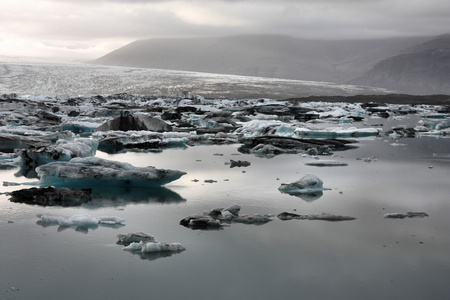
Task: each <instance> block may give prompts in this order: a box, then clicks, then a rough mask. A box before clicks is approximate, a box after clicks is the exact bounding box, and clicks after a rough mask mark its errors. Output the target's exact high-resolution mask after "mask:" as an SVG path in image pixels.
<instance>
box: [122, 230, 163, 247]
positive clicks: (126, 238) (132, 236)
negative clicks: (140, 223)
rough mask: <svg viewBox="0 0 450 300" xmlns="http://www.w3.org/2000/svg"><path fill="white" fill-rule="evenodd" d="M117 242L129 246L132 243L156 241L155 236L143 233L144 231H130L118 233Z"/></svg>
mask: <svg viewBox="0 0 450 300" xmlns="http://www.w3.org/2000/svg"><path fill="white" fill-rule="evenodd" d="M117 239H118V241H117V244H119V245H125V246H128V245H129V244H131V243H139V242H144V243H148V242H152V243H154V242H156V240H155V238H154V237H152V236H150V235H148V234H146V233H143V232H135V233H129V234H118V235H117Z"/></svg>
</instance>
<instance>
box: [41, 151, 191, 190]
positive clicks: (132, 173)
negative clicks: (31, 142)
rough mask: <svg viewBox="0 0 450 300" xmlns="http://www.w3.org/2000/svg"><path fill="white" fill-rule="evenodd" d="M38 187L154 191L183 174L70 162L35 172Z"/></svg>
mask: <svg viewBox="0 0 450 300" xmlns="http://www.w3.org/2000/svg"><path fill="white" fill-rule="evenodd" d="M36 172H37V174H38V176H39V178H40V185H41V186H55V187H78V188H82V187H83V188H92V187H96V186H111V185H112V186H116V187H117V186H127V187H155V186H161V185H164V184H166V183H169V182H171V181H174V180H177V179H179V178H180V177H181V176H183V175H185V174H186V173H185V172H181V171H178V170H168V169H156V168H155V167H134V166H133V165H131V164H128V163H125V162H118V161H111V160H106V159H102V158H98V157H85V158H73V159H71V160H70V161H68V162H52V163H48V164H45V165H42V166H40V167H38V168H36Z"/></svg>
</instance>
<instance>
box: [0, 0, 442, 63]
mask: <svg viewBox="0 0 450 300" xmlns="http://www.w3.org/2000/svg"><path fill="white" fill-rule="evenodd" d="M449 20H450V2H449V1H446V0H417V1H407V0H399V1H388V0H379V1H372V0H370V1H369V0H362V1H355V0H339V1H330V0H320V1H313V0H301V1H294V0H282V1H276V2H275V1H268V0H211V1H204V0H194V1H172V0H169V1H162V0H128V1H127V0H95V1H86V0H58V1H56V0H23V1H16V0H0V26H1V28H2V29H3V30H2V32H1V33H0V49H2V50H1V51H0V56H2V57H5V56H13V57H20V56H26V57H31V58H33V57H34V58H39V57H41V58H48V57H50V58H54V59H63V58H65V59H75V60H91V59H96V58H99V57H101V56H103V55H105V54H107V53H109V52H111V51H113V50H115V49H118V48H120V47H122V46H125V45H127V44H128V43H131V42H133V41H135V40H139V39H149V38H181V37H223V36H232V35H242V34H282V35H289V36H294V37H299V38H306V39H339V40H348V39H382V38H391V37H396V38H397V37H412V36H437V35H440V34H445V33H448V31H449V29H448V28H450V26H449V25H450V21H449Z"/></svg>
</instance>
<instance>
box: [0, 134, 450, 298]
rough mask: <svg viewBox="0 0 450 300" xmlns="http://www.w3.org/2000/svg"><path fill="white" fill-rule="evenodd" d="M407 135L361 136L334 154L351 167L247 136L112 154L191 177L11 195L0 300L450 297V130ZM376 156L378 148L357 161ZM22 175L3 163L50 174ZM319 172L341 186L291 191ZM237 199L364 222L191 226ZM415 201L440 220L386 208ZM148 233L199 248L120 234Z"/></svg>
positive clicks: (3, 218) (254, 207)
mask: <svg viewBox="0 0 450 300" xmlns="http://www.w3.org/2000/svg"><path fill="white" fill-rule="evenodd" d="M393 142H394V141H393V140H390V139H388V138H387V137H381V138H374V139H361V140H360V142H359V144H358V148H355V149H351V150H347V151H342V152H335V153H334V156H333V157H332V158H329V157H328V158H327V157H325V158H323V159H334V160H338V161H342V162H347V163H348V166H346V167H314V166H305V165H304V163H305V162H307V161H310V160H311V158H305V157H302V156H300V155H282V156H277V157H274V158H271V159H267V158H258V157H256V156H253V155H246V154H241V153H239V151H238V148H239V145H231V146H198V147H192V148H187V149H185V150H181V149H174V150H165V151H164V152H162V153H126V154H115V155H110V154H106V153H102V152H98V154H97V156H99V157H103V158H107V159H113V160H119V161H126V162H129V163H132V164H133V165H136V166H147V165H154V166H156V167H159V168H172V169H179V170H182V171H185V172H187V173H188V174H187V175H185V176H184V177H182V178H181V179H180V180H177V181H175V182H173V183H171V184H169V185H167V186H166V189H161V190H159V191H157V192H155V193H153V194H152V193H149V192H146V191H144V192H140V193H139V192H136V193H134V194H129V193H128V194H125V195H120V192H121V193H122V194H123V193H124V191H115V190H112V191H111V192H109V193H105V194H104V196H103V197H99V198H97V199H95V200H94V201H93V203H90V204H89V205H86V206H83V207H78V208H51V207H47V208H44V207H38V206H29V205H25V204H15V203H11V202H9V201H8V196H6V195H0V237H1V243H0V270H1V271H0V288H1V292H0V299H8V298H9V299H59V298H63V299H128V298H133V299H211V298H213V299H283V298H288V297H289V298H290V297H294V298H297V299H300V298H302V299H444V298H446V297H448V295H450V255H449V250H450V236H449V234H448V232H449V229H450V218H449V212H450V198H449V197H450V196H449V195H450V186H449V178H450V152H449V150H448V149H450V139H448V138H447V139H446V138H432V137H422V138H415V139H402V140H400V141H398V142H399V143H401V144H404V145H403V146H392V145H391V143H393ZM367 157H375V159H373V160H372V161H371V162H365V161H364V160H357V158H367ZM230 159H235V160H236V159H240V160H247V161H250V162H251V165H250V166H249V167H246V168H230V167H229V165H226V164H225V163H226V162H229V160H230ZM16 172H17V170H1V171H0V178H1V179H2V181H14V182H26V181H35V180H36V179H24V178H21V177H15V176H14V173H16ZM306 173H312V174H315V175H317V176H318V177H320V178H321V179H322V180H323V181H324V186H325V187H327V188H330V190H327V191H324V193H323V196H322V197H320V198H319V199H316V200H314V201H305V200H304V199H302V198H299V197H294V196H289V195H286V194H282V193H280V192H279V191H278V187H279V186H280V184H281V183H289V182H292V181H294V180H297V179H299V178H300V177H302V176H303V175H304V174H306ZM194 179H198V180H199V181H198V182H194V181H192V180H194ZM207 179H213V180H215V181H217V182H214V183H205V182H204V180H207ZM27 187H28V186H8V187H2V188H1V191H3V192H5V191H12V190H15V189H20V188H27ZM233 204H239V205H240V206H241V207H242V209H241V214H247V213H248V214H252V213H271V214H275V215H276V214H278V213H281V212H284V211H288V212H294V210H296V211H295V212H296V213H301V214H307V213H322V212H327V213H335V214H341V215H348V216H353V217H356V218H357V219H356V220H354V221H347V222H326V221H307V220H291V221H281V220H279V219H278V218H275V219H274V220H273V221H272V222H269V223H267V224H264V225H260V226H256V225H245V224H235V223H233V224H231V226H229V227H225V228H224V229H223V230H212V231H200V230H191V229H188V228H185V227H183V226H180V225H179V224H178V223H179V221H180V220H181V219H182V218H184V217H186V216H188V215H191V214H195V213H200V212H203V211H205V210H209V209H213V208H217V207H227V206H230V205H233ZM407 211H424V212H426V213H428V214H429V217H427V218H415V219H414V218H412V219H403V220H396V219H384V218H383V215H384V214H385V213H388V212H407ZM38 213H54V214H62V215H72V214H76V213H87V214H90V215H92V216H103V215H112V216H120V217H122V218H124V219H126V226H123V227H119V228H117V227H105V226H99V227H98V228H96V229H93V230H89V231H88V232H85V231H84V232H83V231H76V230H74V229H72V228H68V229H65V230H61V229H59V228H58V227H57V226H48V227H43V226H40V225H38V224H36V221H37V220H38V218H37V217H36V214H38ZM8 221H12V222H13V223H8ZM136 231H143V232H146V233H148V234H150V235H153V236H155V237H156V239H158V240H159V241H162V242H180V243H182V244H183V245H184V246H185V247H186V248H187V250H186V251H184V252H181V253H178V254H174V255H172V256H170V257H158V256H149V257H140V256H139V255H136V254H132V253H129V252H126V251H123V250H122V247H121V246H119V245H117V244H116V240H117V239H116V235H117V234H118V233H123V234H126V233H129V232H136Z"/></svg>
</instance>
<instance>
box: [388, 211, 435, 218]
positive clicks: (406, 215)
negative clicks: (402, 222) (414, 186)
mask: <svg viewBox="0 0 450 300" xmlns="http://www.w3.org/2000/svg"><path fill="white" fill-rule="evenodd" d="M384 217H385V218H387V219H404V218H424V217H428V214H427V213H424V212H407V213H387V214H385V215H384Z"/></svg>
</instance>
